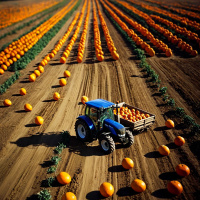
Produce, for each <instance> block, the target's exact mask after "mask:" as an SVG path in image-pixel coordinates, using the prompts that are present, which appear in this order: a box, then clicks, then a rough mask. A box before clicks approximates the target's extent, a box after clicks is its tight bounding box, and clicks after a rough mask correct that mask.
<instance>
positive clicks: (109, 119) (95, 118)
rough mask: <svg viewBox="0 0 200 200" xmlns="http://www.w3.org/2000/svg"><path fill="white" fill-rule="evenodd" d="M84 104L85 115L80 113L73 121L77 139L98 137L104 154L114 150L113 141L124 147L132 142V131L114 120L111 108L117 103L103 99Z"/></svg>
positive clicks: (85, 140)
mask: <svg viewBox="0 0 200 200" xmlns="http://www.w3.org/2000/svg"><path fill="white" fill-rule="evenodd" d="M85 104H86V108H85V115H80V116H79V117H78V118H77V121H76V123H75V131H76V136H77V138H78V139H79V140H81V141H83V142H91V141H93V140H96V139H98V140H99V144H100V147H101V149H102V150H103V151H104V152H105V153H106V154H109V153H111V152H113V151H114V150H115V142H120V143H122V144H123V145H124V146H126V147H129V146H131V145H132V144H133V143H134V138H133V134H132V132H131V131H130V130H128V128H125V127H124V126H123V125H122V124H120V123H118V122H117V120H115V118H116V116H115V115H114V113H113V109H114V108H117V104H114V103H112V102H109V101H107V100H104V99H96V100H92V101H88V102H86V103H85Z"/></svg>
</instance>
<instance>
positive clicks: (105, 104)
mask: <svg viewBox="0 0 200 200" xmlns="http://www.w3.org/2000/svg"><path fill="white" fill-rule="evenodd" d="M85 104H86V105H87V106H89V107H93V108H97V109H101V108H103V109H105V108H110V107H112V106H113V105H115V104H114V103H112V102H110V101H107V100H104V99H95V100H92V101H88V102H86V103H85Z"/></svg>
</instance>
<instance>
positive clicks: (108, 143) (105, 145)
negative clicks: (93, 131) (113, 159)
mask: <svg viewBox="0 0 200 200" xmlns="http://www.w3.org/2000/svg"><path fill="white" fill-rule="evenodd" d="M99 145H100V147H101V149H102V150H103V151H104V152H105V153H106V154H109V153H112V152H113V151H114V150H115V142H114V140H113V138H112V137H111V136H110V135H101V136H100V137H99Z"/></svg>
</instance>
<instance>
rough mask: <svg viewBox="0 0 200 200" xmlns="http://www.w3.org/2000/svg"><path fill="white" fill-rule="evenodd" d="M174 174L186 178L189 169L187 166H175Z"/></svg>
mask: <svg viewBox="0 0 200 200" xmlns="http://www.w3.org/2000/svg"><path fill="white" fill-rule="evenodd" d="M176 173H177V174H178V175H179V176H188V175H189V174H190V168H189V167H188V166H187V165H184V164H179V165H177V166H176Z"/></svg>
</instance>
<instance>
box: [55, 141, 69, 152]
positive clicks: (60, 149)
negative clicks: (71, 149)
mask: <svg viewBox="0 0 200 200" xmlns="http://www.w3.org/2000/svg"><path fill="white" fill-rule="evenodd" d="M64 148H66V145H64V144H63V143H61V144H59V145H58V146H57V147H56V148H55V149H54V152H55V153H57V154H61V153H62V150H63V149H64Z"/></svg>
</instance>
